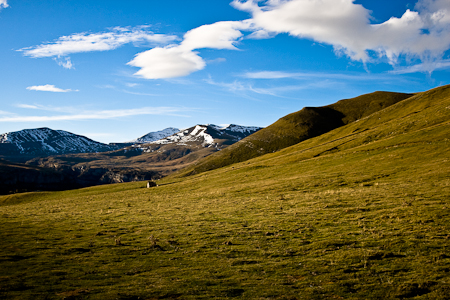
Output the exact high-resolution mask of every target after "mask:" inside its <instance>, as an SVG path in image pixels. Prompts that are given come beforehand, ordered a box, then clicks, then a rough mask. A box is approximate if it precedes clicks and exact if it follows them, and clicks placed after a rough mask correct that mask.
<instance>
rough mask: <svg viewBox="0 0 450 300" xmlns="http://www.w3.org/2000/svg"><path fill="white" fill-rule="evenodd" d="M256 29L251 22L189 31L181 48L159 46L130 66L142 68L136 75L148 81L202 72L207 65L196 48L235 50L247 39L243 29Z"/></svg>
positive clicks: (146, 52) (208, 26)
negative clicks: (242, 39)
mask: <svg viewBox="0 0 450 300" xmlns="http://www.w3.org/2000/svg"><path fill="white" fill-rule="evenodd" d="M251 26H252V23H251V22H248V21H230V22H217V23H213V24H209V25H203V26H200V27H197V28H194V29H192V30H190V31H188V32H187V33H186V34H185V35H184V39H183V41H182V42H181V43H180V44H179V45H177V46H168V47H164V48H161V47H157V48H153V49H151V50H148V51H145V52H142V53H139V54H137V55H136V56H135V58H134V59H133V60H132V61H130V62H129V63H128V65H130V66H134V67H138V68H141V69H140V70H139V71H138V72H136V73H135V74H134V75H136V76H139V77H143V78H146V79H162V78H175V77H182V76H187V75H189V74H191V73H193V72H196V71H199V70H202V69H204V68H205V66H206V62H205V61H204V60H203V58H201V57H200V56H199V55H198V52H196V51H194V50H196V49H203V48H210V49H230V50H235V49H237V48H236V47H235V43H236V42H238V41H239V39H240V38H241V37H242V36H243V34H242V32H241V30H248V29H250V28H251Z"/></svg>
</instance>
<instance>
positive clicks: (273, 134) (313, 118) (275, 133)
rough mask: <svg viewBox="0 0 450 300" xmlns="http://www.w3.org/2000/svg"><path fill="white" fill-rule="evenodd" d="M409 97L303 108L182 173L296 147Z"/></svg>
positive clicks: (371, 97)
mask: <svg viewBox="0 0 450 300" xmlns="http://www.w3.org/2000/svg"><path fill="white" fill-rule="evenodd" d="M411 96H412V94H403V93H392V92H374V93H371V94H367V95H362V96H359V97H356V98H352V99H345V100H340V101H338V102H336V103H334V104H331V105H327V106H324V107H305V108H303V109H302V110H300V111H298V112H295V113H292V114H289V115H287V116H285V117H283V118H281V119H279V120H278V121H277V122H275V123H274V124H272V125H270V126H268V127H266V128H264V129H262V130H260V131H258V132H257V133H255V134H253V135H251V136H249V137H247V138H245V139H243V140H242V141H239V142H238V143H236V144H234V145H233V146H231V147H229V148H227V149H226V150H224V151H221V152H220V153H217V154H214V155H211V156H210V157H208V158H206V159H204V160H202V161H200V162H199V163H198V164H195V165H193V166H192V167H190V168H188V169H186V170H184V171H183V172H182V173H180V175H181V176H183V175H192V174H197V173H201V172H204V171H208V170H212V169H216V168H220V167H223V166H227V165H230V164H232V163H237V162H241V161H245V160H248V159H250V158H254V157H257V156H260V155H263V154H266V153H271V152H275V151H278V150H280V149H283V148H286V147H289V146H291V145H295V144H297V143H299V142H301V141H304V140H307V139H309V138H312V137H315V136H318V135H321V134H323V133H326V132H328V131H330V130H333V129H335V128H338V127H340V126H343V125H346V124H349V123H351V122H354V121H356V120H358V119H361V118H363V117H365V116H368V115H370V114H373V113H374V112H377V111H379V110H382V109H384V108H386V107H388V106H390V105H392V104H395V103H397V102H399V101H402V100H404V99H406V98H409V97H411Z"/></svg>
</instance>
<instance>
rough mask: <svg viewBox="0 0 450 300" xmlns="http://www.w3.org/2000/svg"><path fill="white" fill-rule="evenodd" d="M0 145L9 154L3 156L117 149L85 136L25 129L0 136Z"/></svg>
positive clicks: (58, 131) (41, 129) (48, 130)
mask: <svg viewBox="0 0 450 300" xmlns="http://www.w3.org/2000/svg"><path fill="white" fill-rule="evenodd" d="M0 144H3V145H4V146H8V148H7V150H8V152H11V153H0V154H4V155H7V154H9V155H11V154H15V155H17V154H19V155H20V154H23V155H55V154H67V153H92V152H103V151H112V150H116V149H117V147H115V146H110V145H106V144H103V143H99V142H96V141H93V140H91V139H89V138H87V137H85V136H81V135H76V134H73V133H70V132H67V131H63V130H53V129H50V128H36V129H25V130H21V131H15V132H8V133H4V134H1V135H0ZM1 149H3V148H1ZM0 152H1V151H0Z"/></svg>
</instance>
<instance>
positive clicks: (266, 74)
mask: <svg viewBox="0 0 450 300" xmlns="http://www.w3.org/2000/svg"><path fill="white" fill-rule="evenodd" d="M238 76H239V77H243V78H248V79H289V78H290V79H298V80H311V79H313V78H314V79H336V80H351V81H371V80H383V79H389V78H391V76H389V75H384V74H381V75H380V74H370V73H364V74H361V73H356V74H349V73H346V74H340V73H318V72H304V73H302V72H285V71H257V72H246V73H243V74H240V75H238Z"/></svg>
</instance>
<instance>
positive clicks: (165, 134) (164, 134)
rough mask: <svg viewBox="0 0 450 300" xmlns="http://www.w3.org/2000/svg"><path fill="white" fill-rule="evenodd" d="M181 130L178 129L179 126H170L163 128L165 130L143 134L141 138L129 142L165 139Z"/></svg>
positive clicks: (143, 142)
mask: <svg viewBox="0 0 450 300" xmlns="http://www.w3.org/2000/svg"><path fill="white" fill-rule="evenodd" d="M179 131H180V129H178V128H174V127H168V128H166V129H163V130H160V131H155V132H150V133H147V134H146V135H143V136H141V137H140V138H137V139H135V140H132V141H130V142H129V143H134V144H145V143H150V142H154V141H157V140H160V139H163V138H165V137H168V136H170V135H172V134H174V133H177V132H179Z"/></svg>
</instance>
